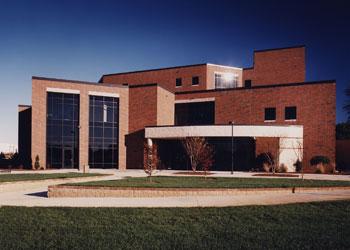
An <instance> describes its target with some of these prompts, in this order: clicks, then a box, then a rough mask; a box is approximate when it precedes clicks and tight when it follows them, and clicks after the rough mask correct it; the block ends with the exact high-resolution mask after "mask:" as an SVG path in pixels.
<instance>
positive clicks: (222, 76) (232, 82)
mask: <svg viewBox="0 0 350 250" xmlns="http://www.w3.org/2000/svg"><path fill="white" fill-rule="evenodd" d="M214 76H215V88H216V89H228V88H236V87H237V86H238V75H237V74H232V73H215V75H214Z"/></svg>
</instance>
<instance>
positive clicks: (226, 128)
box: [145, 125, 303, 171]
mask: <svg viewBox="0 0 350 250" xmlns="http://www.w3.org/2000/svg"><path fill="white" fill-rule="evenodd" d="M232 136H233V137H277V138H279V150H278V154H279V155H278V159H279V164H284V165H286V166H287V168H288V171H295V165H294V164H295V162H296V161H297V160H300V158H302V154H303V153H302V152H303V126H298V125H290V126H283V125H233V126H232V125H208V126H160V127H146V129H145V137H146V138H147V139H148V141H149V143H151V142H152V139H181V138H186V137H232Z"/></svg>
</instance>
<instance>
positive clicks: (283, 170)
mask: <svg viewBox="0 0 350 250" xmlns="http://www.w3.org/2000/svg"><path fill="white" fill-rule="evenodd" d="M287 171H288V167H287V166H286V165H284V164H283V163H282V164H281V165H279V166H278V167H277V169H276V172H277V173H287Z"/></svg>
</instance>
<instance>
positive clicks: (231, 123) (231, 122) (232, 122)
mask: <svg viewBox="0 0 350 250" xmlns="http://www.w3.org/2000/svg"><path fill="white" fill-rule="evenodd" d="M229 124H230V125H231V174H233V124H234V121H230V122H229Z"/></svg>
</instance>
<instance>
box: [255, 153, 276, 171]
mask: <svg viewBox="0 0 350 250" xmlns="http://www.w3.org/2000/svg"><path fill="white" fill-rule="evenodd" d="M255 162H256V166H257V167H258V168H259V169H260V170H263V171H265V172H270V171H271V167H272V165H273V164H274V157H273V155H272V154H271V153H270V152H265V153H261V154H259V155H258V156H257V157H256V159H255Z"/></svg>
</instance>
